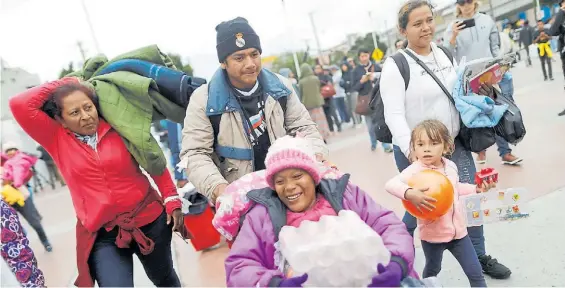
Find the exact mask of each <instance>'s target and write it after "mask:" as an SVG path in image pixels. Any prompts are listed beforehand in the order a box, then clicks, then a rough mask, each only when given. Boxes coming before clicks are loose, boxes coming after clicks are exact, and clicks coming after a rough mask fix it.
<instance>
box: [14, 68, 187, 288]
mask: <svg viewBox="0 0 565 288" xmlns="http://www.w3.org/2000/svg"><path fill="white" fill-rule="evenodd" d="M72 81H77V80H76V79H74V78H64V79H61V80H58V81H54V82H50V83H46V84H44V85H41V86H38V87H34V88H32V89H29V90H27V91H26V92H24V93H22V94H21V95H18V96H16V97H14V98H12V99H11V100H10V108H11V110H12V113H13V115H14V118H15V119H16V121H17V122H18V123H19V124H20V126H21V127H22V128H23V129H24V130H25V131H26V132H27V133H28V134H29V135H30V136H31V137H32V138H33V139H35V141H37V142H38V143H39V144H40V145H41V146H43V147H44V148H45V149H46V150H47V152H49V154H50V155H51V156H52V157H53V160H54V161H55V163H56V165H57V167H59V169H60V171H61V174H62V175H63V177H64V178H65V181H66V182H67V185H68V187H69V190H70V193H71V197H72V200H73V205H74V208H75V211H76V214H77V218H78V220H79V223H77V243H79V244H78V246H77V248H78V247H79V246H80V247H81V249H80V250H79V249H77V260H78V266H79V267H78V268H79V280H80V279H81V278H82V279H88V278H89V277H86V276H85V275H84V274H88V273H89V272H88V269H87V268H88V267H87V266H86V267H84V265H88V264H86V263H87V260H88V256H89V255H90V250H91V248H92V245H93V244H94V240H95V237H96V232H97V231H98V230H99V229H101V228H102V227H105V228H106V229H108V230H110V229H112V228H114V226H119V227H120V228H124V227H125V226H128V228H125V230H127V231H128V232H124V233H131V234H132V235H131V237H126V238H128V240H129V241H131V239H134V240H140V239H142V237H144V235H139V233H141V231H140V230H137V229H134V230H137V231H133V230H132V228H131V227H132V226H131V225H132V222H133V224H134V227H142V226H145V225H147V224H149V223H151V222H153V221H154V220H155V219H157V217H158V216H159V215H160V214H161V213H162V211H163V204H162V199H160V197H158V195H157V197H153V194H156V193H155V192H154V191H153V189H152V188H151V185H150V183H149V180H148V179H147V177H146V176H145V175H144V174H143V173H142V172H141V170H140V168H139V165H138V163H137V162H136V161H135V159H134V158H133V157H132V156H131V154H130V153H129V152H128V150H127V148H126V146H125V144H124V142H123V140H122V138H121V137H120V135H119V134H118V133H117V132H116V131H115V130H114V129H112V127H111V126H110V125H109V124H108V123H106V122H105V121H104V120H103V119H100V125H99V126H98V143H97V146H96V150H94V149H92V148H91V147H89V146H88V145H87V144H85V143H83V142H81V141H79V140H78V139H77V138H76V137H75V135H74V134H73V133H72V132H71V131H69V130H67V129H65V128H63V126H61V125H60V124H59V123H58V122H57V121H55V120H54V119H52V118H50V117H49V116H48V115H47V114H45V113H44V112H43V111H42V110H41V107H42V106H43V104H44V103H45V101H46V100H47V98H48V97H49V94H50V93H51V92H52V91H53V90H54V89H55V88H57V87H58V86H60V85H62V84H65V83H69V82H72ZM151 177H152V178H153V180H154V181H155V184H156V185H157V187H158V188H159V190H160V192H161V195H162V198H164V199H174V200H173V201H165V202H166V203H167V204H166V211H167V214H169V215H170V214H171V212H172V211H173V210H174V209H177V208H180V207H181V202H180V199H178V194H177V190H176V187H175V185H174V184H173V181H172V178H171V175H170V173H169V172H168V171H165V172H164V173H163V174H162V175H158V176H155V175H152V176H151ZM148 195H149V196H151V197H149V196H148ZM175 196H176V197H175ZM148 199H149V200H148ZM132 211H135V212H133V213H132ZM124 213H130V216H131V217H130V219H126V220H125V221H128V222H129V223H125V222H124V219H122V218H123V217H120V218H118V217H117V216H118V215H120V214H124ZM122 225H124V227H122ZM132 231H133V232H132ZM121 232H122V231H121ZM136 233H137V234H136ZM141 234H142V233H141ZM140 237H141V238H140ZM118 240H120V239H118ZM84 243H88V245H85V244H84ZM138 245H139V243H138ZM126 246H127V245H126ZM140 247H141V246H140ZM81 250H82V251H81ZM84 250H87V251H84ZM151 250H152V249H151ZM148 253H149V252H148ZM81 270H82V271H81ZM81 272H84V273H83V275H80V274H81ZM83 277H84V278H83ZM79 280H77V281H79ZM90 280H92V278H91V277H90ZM85 281H86V280H85ZM79 282H81V281H79ZM92 284H93V283H87V282H84V281H82V282H81V283H78V285H79V286H92Z"/></svg>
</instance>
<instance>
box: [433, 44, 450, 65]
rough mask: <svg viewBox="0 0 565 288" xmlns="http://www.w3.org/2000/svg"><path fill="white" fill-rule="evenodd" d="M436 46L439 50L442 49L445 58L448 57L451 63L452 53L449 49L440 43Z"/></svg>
mask: <svg viewBox="0 0 565 288" xmlns="http://www.w3.org/2000/svg"><path fill="white" fill-rule="evenodd" d="M437 48H439V49H441V51H443V53H445V55H446V56H447V58H449V61H451V64H453V54H451V51H449V49H447V47H445V46H441V45H438V46H437Z"/></svg>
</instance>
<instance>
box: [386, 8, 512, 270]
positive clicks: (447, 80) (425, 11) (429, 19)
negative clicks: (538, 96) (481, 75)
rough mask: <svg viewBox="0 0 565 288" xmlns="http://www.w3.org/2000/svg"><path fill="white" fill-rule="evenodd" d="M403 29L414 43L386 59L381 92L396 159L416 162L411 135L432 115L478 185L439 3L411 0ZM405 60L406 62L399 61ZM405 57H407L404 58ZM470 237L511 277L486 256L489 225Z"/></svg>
mask: <svg viewBox="0 0 565 288" xmlns="http://www.w3.org/2000/svg"><path fill="white" fill-rule="evenodd" d="M398 27H399V28H400V32H401V33H402V34H403V35H404V36H405V37H406V39H407V41H408V46H407V48H406V49H403V50H402V51H399V52H398V53H401V55H403V56H404V58H402V57H399V56H395V57H389V59H387V60H386V62H385V64H384V67H383V71H382V74H381V80H380V95H381V97H382V101H383V104H384V118H385V121H386V124H387V125H388V128H389V129H390V132H391V133H392V137H393V144H394V157H395V160H396V165H397V167H398V170H399V171H403V170H404V169H405V168H406V167H408V166H409V165H410V162H411V161H409V160H408V159H409V158H408V157H409V151H410V148H409V147H410V133H411V131H412V129H413V128H414V127H416V125H418V124H419V123H420V122H421V121H423V120H427V119H436V120H439V121H440V122H442V123H443V124H444V125H445V126H446V127H447V128H448V130H449V133H450V134H451V136H452V137H453V138H454V139H455V141H454V142H455V149H454V152H453V154H452V155H451V160H452V161H453V162H454V163H455V164H456V165H457V168H458V171H459V180H460V182H461V183H470V184H474V181H475V179H474V176H475V173H476V167H475V164H474V162H473V156H472V154H471V151H470V149H468V148H466V147H468V146H469V145H468V143H465V142H466V141H464V140H462V138H461V137H459V132H460V130H461V128H464V127H461V125H460V115H459V112H458V111H457V109H455V106H454V104H453V102H452V101H453V99H452V98H451V95H447V93H446V92H447V91H453V87H454V86H455V82H456V79H457V73H456V68H457V63H456V61H454V60H453V56H452V55H451V54H450V53H449V51H448V50H446V49H445V48H443V47H440V46H437V45H436V44H435V43H434V42H433V39H434V34H435V23H434V17H433V7H432V5H431V4H430V3H429V2H428V1H425V0H410V1H408V2H407V3H406V4H404V5H403V6H402V7H401V9H400V11H399V13H398ZM395 59H401V60H402V61H398V62H402V63H398V62H396V63H395ZM404 59H405V61H404ZM479 92H480V93H479V94H481V95H486V96H491V97H492V96H493V93H494V91H493V88H492V87H489V86H486V85H483V87H482V88H481V89H480V91H479ZM403 221H404V223H405V224H406V227H407V228H408V231H409V232H410V234H412V235H413V233H414V230H415V228H416V226H417V224H416V219H415V218H414V216H412V215H410V214H408V213H406V214H405V215H404V218H403ZM468 232H469V236H470V238H471V241H472V242H473V246H474V248H475V252H476V253H477V256H478V258H479V262H480V263H481V266H482V270H483V271H484V272H485V273H486V274H488V275H490V276H491V277H493V278H499V279H505V278H508V277H509V276H510V274H511V271H510V270H509V269H508V268H507V267H505V266H504V265H502V264H500V263H498V261H497V260H496V259H494V258H492V257H491V256H489V255H487V254H486V251H485V250H486V249H485V242H484V234H483V227H482V226H479V227H469V228H468Z"/></svg>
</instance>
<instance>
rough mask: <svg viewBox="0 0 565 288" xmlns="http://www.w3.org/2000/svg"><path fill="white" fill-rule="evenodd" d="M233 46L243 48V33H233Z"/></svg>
mask: <svg viewBox="0 0 565 288" xmlns="http://www.w3.org/2000/svg"><path fill="white" fill-rule="evenodd" d="M235 46H237V47H239V48H243V47H244V46H245V39H243V33H237V34H235Z"/></svg>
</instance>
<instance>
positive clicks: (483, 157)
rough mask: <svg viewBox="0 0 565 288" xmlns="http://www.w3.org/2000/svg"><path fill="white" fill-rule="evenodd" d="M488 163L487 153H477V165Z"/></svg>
mask: <svg viewBox="0 0 565 288" xmlns="http://www.w3.org/2000/svg"><path fill="white" fill-rule="evenodd" d="M485 163H487V151H483V152H479V153H477V164H485Z"/></svg>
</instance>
